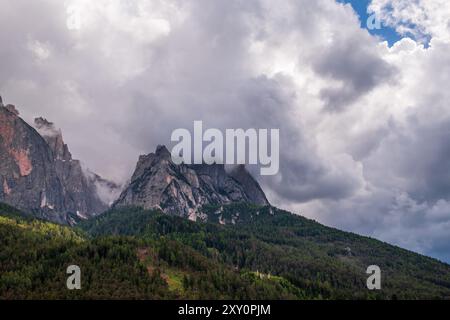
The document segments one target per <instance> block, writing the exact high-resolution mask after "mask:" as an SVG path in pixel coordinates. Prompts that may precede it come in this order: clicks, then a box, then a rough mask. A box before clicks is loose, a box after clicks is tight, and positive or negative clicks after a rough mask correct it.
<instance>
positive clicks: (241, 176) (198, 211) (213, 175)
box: [113, 145, 269, 220]
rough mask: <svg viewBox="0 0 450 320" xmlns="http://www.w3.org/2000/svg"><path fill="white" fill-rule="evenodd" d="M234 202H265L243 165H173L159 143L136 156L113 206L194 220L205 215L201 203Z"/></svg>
mask: <svg viewBox="0 0 450 320" xmlns="http://www.w3.org/2000/svg"><path fill="white" fill-rule="evenodd" d="M238 202H245V203H252V204H258V205H268V204H269V202H268V201H267V199H266V196H265V195H264V192H263V191H262V189H261V188H260V187H259V185H258V183H257V182H256V180H254V179H253V177H251V175H250V173H248V171H247V170H246V169H245V167H244V168H240V169H239V171H238V173H235V174H233V173H227V171H226V170H225V167H224V165H220V164H212V165H208V164H198V165H186V164H180V165H177V164H175V163H173V161H172V159H171V155H170V152H169V150H167V148H166V147H165V146H162V145H160V146H158V147H157V148H156V151H155V153H151V154H149V155H147V156H141V157H140V158H139V161H138V163H137V165H136V170H135V172H134V174H133V176H132V179H131V182H130V184H129V185H128V187H127V188H125V190H124V191H123V192H122V194H121V195H120V197H119V199H118V200H117V201H116V203H115V204H114V205H113V206H114V207H124V206H138V207H143V208H145V209H161V210H162V211H164V212H166V213H168V214H171V215H179V216H184V217H188V218H189V219H191V220H196V219H197V218H198V217H200V218H201V219H204V218H205V216H204V215H203V214H202V207H203V206H204V205H208V204H228V203H238Z"/></svg>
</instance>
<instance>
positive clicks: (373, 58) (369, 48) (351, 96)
mask: <svg viewBox="0 0 450 320" xmlns="http://www.w3.org/2000/svg"><path fill="white" fill-rule="evenodd" d="M361 38H362V37H358V38H357V39H345V38H344V37H338V39H336V40H335V41H334V42H333V46H332V47H329V48H326V49H325V50H323V52H321V54H318V55H317V57H316V59H315V60H314V61H313V66H314V70H315V71H316V72H317V73H319V74H320V75H322V76H325V77H329V78H331V79H332V80H335V81H337V82H338V85H337V87H326V88H324V89H322V90H321V92H320V95H321V97H322V99H323V100H324V102H325V108H326V110H328V111H341V110H342V109H345V108H346V107H348V106H349V105H351V104H352V103H354V102H355V101H357V100H358V98H359V97H361V96H364V95H365V94H367V93H368V92H369V91H371V90H373V89H374V88H375V87H376V86H377V85H380V84H383V83H386V82H389V81H391V80H392V77H393V76H394V74H395V68H394V67H393V66H391V65H389V64H388V63H387V62H386V61H385V60H384V59H382V58H381V57H380V56H379V55H378V54H377V53H376V52H375V51H374V46H373V45H371V43H370V41H368V42H367V43H362V42H361V40H362V39H361ZM371 41H374V40H371Z"/></svg>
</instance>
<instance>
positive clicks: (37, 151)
mask: <svg viewBox="0 0 450 320" xmlns="http://www.w3.org/2000/svg"><path fill="white" fill-rule="evenodd" d="M35 125H36V128H37V130H38V131H36V130H35V129H34V128H32V127H31V126H30V125H28V124H27V123H26V122H25V121H23V120H22V119H21V118H20V117H19V113H18V112H17V110H16V109H15V107H14V106H12V105H8V106H6V107H5V106H3V105H1V106H0V178H1V181H0V182H1V188H0V201H1V202H5V203H8V204H11V205H14V206H16V207H17V208H20V209H22V210H25V211H27V212H30V213H34V214H36V215H38V216H40V217H43V218H46V219H48V220H51V221H55V222H59V223H73V222H74V220H73V219H74V218H75V217H77V218H81V219H86V218H88V217H91V216H95V215H97V214H100V213H102V212H103V211H105V210H106V209H107V208H108V204H107V203H106V201H103V200H102V199H101V198H100V196H99V193H98V192H97V187H96V184H97V183H98V181H99V180H98V179H95V177H96V176H95V175H88V174H86V172H85V170H83V168H82V166H81V164H80V161H79V160H75V159H72V155H71V153H70V151H69V148H68V146H67V145H66V144H65V143H64V140H63V138H62V133H61V131H60V130H57V129H55V127H54V125H53V123H50V122H48V121H47V120H45V119H43V118H37V119H36V120H35ZM110 187H111V189H114V188H117V186H113V185H112V186H110Z"/></svg>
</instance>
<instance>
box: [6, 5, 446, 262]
mask: <svg viewBox="0 0 450 320" xmlns="http://www.w3.org/2000/svg"><path fill="white" fill-rule="evenodd" d="M436 7H439V10H435V8H436ZM370 8H371V10H372V11H373V12H375V13H377V14H378V15H379V16H380V17H381V19H382V21H383V22H384V23H385V24H388V25H389V26H392V27H393V28H396V29H397V30H398V31H399V32H400V33H403V34H405V35H411V37H412V39H409V38H404V39H402V40H401V41H399V42H397V43H396V44H395V45H393V46H392V47H388V46H387V44H386V43H384V42H381V41H380V39H378V38H376V37H374V36H371V35H370V34H369V33H368V31H367V30H364V29H361V28H360V22H359V20H358V17H357V15H356V14H355V13H354V11H353V10H352V8H351V6H350V5H344V4H341V3H337V2H334V1H329V0H318V1H309V0H296V1H294V0H286V1H282V2H278V3H275V2H274V1H269V0H248V1H238V0H230V1H206V2H205V1H196V0H187V1H181V0H165V1H162V0H161V1H158V0H153V1H147V0H145V1H144V0H136V1H132V2H125V1H119V0H108V1H106V0H99V1H95V2H94V1H87V0H72V1H50V0H40V1H33V2H30V1H25V0H16V1H14V2H7V3H5V4H2V10H1V12H0V29H1V30H2V31H1V32H0V42H1V44H2V45H1V47H0V68H1V70H2V74H1V76H0V93H1V94H2V95H3V98H4V99H3V100H4V101H5V103H14V104H16V105H17V107H18V108H19V110H20V111H21V114H22V115H23V116H24V117H25V118H26V119H27V120H28V121H30V120H32V119H33V118H34V117H35V116H44V117H45V118H47V119H49V120H50V121H54V122H55V123H56V124H57V125H58V127H61V128H62V130H63V134H64V137H65V141H66V142H67V143H68V144H69V146H70V148H71V151H72V153H73V155H74V157H75V158H79V159H82V160H84V162H85V163H86V164H87V165H88V166H89V168H90V169H92V170H93V171H95V172H98V173H99V174H101V175H102V176H105V177H109V178H113V179H115V180H118V181H121V182H124V181H126V180H127V179H128V178H129V177H130V175H131V173H132V171H133V169H134V166H135V163H136V161H137V158H138V155H139V154H144V153H149V152H151V151H153V150H154V149H155V147H156V145H158V144H161V143H165V144H168V143H169V139H170V134H171V132H172V130H173V129H176V128H192V125H193V121H194V120H203V123H204V125H205V127H215V128H220V129H225V128H239V127H242V128H279V129H280V135H281V137H280V142H281V159H280V174H279V175H277V176H275V177H271V178H268V177H264V178H258V179H259V180H260V182H261V183H262V184H263V187H264V189H265V190H266V192H267V194H268V196H269V198H270V200H271V202H272V203H274V204H276V205H279V206H281V207H284V208H287V209H291V210H293V211H296V212H300V213H302V214H305V215H308V216H309V217H313V218H316V219H318V220H320V221H321V222H324V223H327V224H331V225H334V226H339V227H341V228H344V229H346V230H352V231H356V232H360V233H364V234H367V235H372V236H377V237H379V238H381V239H383V240H387V241H390V242H392V243H397V244H400V245H402V246H404V247H407V248H411V249H414V250H418V251H420V252H423V253H427V254H433V255H435V256H437V257H440V258H442V259H445V260H447V261H450V246H449V245H448V243H449V242H448V241H447V240H448V237H447V236H446V233H445V230H446V226H447V223H448V222H447V220H448V219H447V216H450V213H449V214H448V215H447V213H446V212H447V207H448V202H449V201H450V199H449V196H450V185H449V183H448V181H450V179H448V178H449V177H448V174H447V172H449V169H450V168H449V167H448V164H447V163H448V161H447V159H448V156H449V150H450V146H449V143H448V142H447V140H448V139H447V137H448V133H449V132H448V130H447V128H448V127H449V124H450V123H449V120H450V108H449V107H448V101H450V96H449V95H450V94H449V93H448V92H447V90H445V88H446V86H445V84H446V83H448V81H449V79H448V75H449V74H450V57H449V56H448V52H449V49H450V48H449V46H450V41H449V34H450V33H449V28H448V27H449V24H448V17H449V16H450V15H449V14H448V12H449V11H448V10H449V9H450V5H449V4H447V2H446V1H441V0H427V1H400V0H399V1H389V0H373V1H372V5H371V7H370ZM38 17H39V18H38ZM424 39H426V42H427V43H428V42H429V46H428V47H424V45H423V44H424V43H425V40H424ZM253 169H254V168H252V170H253ZM254 171H255V172H257V170H254ZM446 241H447V242H446Z"/></svg>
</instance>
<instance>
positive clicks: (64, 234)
mask: <svg viewBox="0 0 450 320" xmlns="http://www.w3.org/2000/svg"><path fill="white" fill-rule="evenodd" d="M0 212H1V217H0V246H1V248H2V250H1V253H0V298H1V299H18V298H39V299H40V298H62V299H66V298H68V299H75V298H87V299H94V298H132V299H159V298H162V299H182V298H188V299H200V298H203V299H396V298H398V299H405V298H407V299H415V298H430V299H432V298H437V299H444V298H450V266H449V265H447V264H443V263H440V262H438V261H437V260H434V259H431V258H427V257H424V256H421V255H418V254H415V253H412V252H409V251H406V250H403V249H400V248H398V247H394V246H391V245H388V244H385V243H382V242H380V241H377V240H374V239H370V238H366V237H361V236H358V235H355V234H351V233H346V232H342V231H339V230H336V229H332V228H328V227H325V226H322V225H320V224H318V223H316V222H314V221H312V220H308V219H305V218H303V217H300V216H296V215H292V214H290V213H288V212H285V211H281V210H277V209H275V208H272V207H269V206H266V207H260V206H253V205H245V204H234V205H228V206H220V207H219V206H210V207H207V208H204V212H205V214H206V215H207V216H208V221H210V222H209V223H203V222H192V221H189V220H187V219H183V218H179V217H173V216H169V215H166V214H163V213H161V212H156V211H148V210H142V209H139V208H123V209H118V210H112V211H109V212H107V213H106V214H104V215H102V216H99V217H97V218H94V219H91V220H87V221H85V222H83V223H81V224H79V225H78V227H76V228H68V227H63V226H58V225H55V224H51V223H48V222H42V221H38V220H35V219H32V218H24V217H23V216H22V214H21V213H20V212H18V211H15V210H14V209H13V208H10V207H7V206H2V207H1V208H0ZM70 264H76V265H78V266H80V268H81V270H82V290H75V291H69V290H67V288H66V285H65V284H66V278H67V275H66V273H65V271H66V268H67V266H68V265H70ZM372 264H376V265H378V266H380V268H381V270H382V290H380V291H369V290H368V289H367V287H366V279H367V275H366V273H365V272H366V268H367V266H369V265H372Z"/></svg>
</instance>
